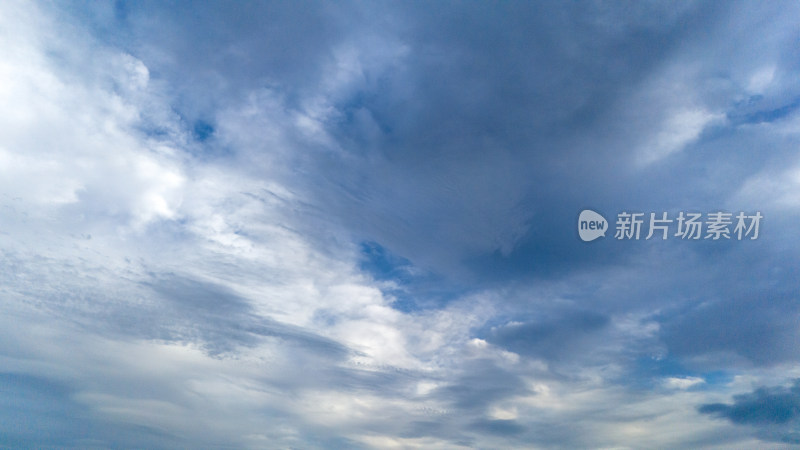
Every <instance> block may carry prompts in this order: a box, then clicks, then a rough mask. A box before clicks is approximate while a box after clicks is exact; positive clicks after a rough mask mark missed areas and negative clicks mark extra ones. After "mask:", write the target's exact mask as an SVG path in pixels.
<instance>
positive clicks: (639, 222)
mask: <svg viewBox="0 0 800 450" xmlns="http://www.w3.org/2000/svg"><path fill="white" fill-rule="evenodd" d="M763 217H764V216H762V215H761V212H760V211H756V212H755V213H754V214H747V213H745V212H744V211H741V212H739V213H738V214H736V215H734V214H733V213H728V212H723V211H717V212H711V213H707V214H702V213H698V212H684V211H680V212H679V213H678V214H677V216H673V217H669V215H668V214H667V213H666V212H660V213H654V212H651V213H629V212H627V211H623V212H621V213H619V214H617V220H616V222H615V225H616V227H615V232H614V238H615V239H617V240H639V239H644V240H647V239H662V240H667V239H669V238H676V239H682V240H701V239H709V240H713V241H718V240H725V239H728V240H731V239H734V240H739V241H741V240H745V239H750V240H755V239H758V232H759V226H760V224H761V219H762V218H763ZM648 219H649V220H648ZM608 228H609V225H608V221H607V220H606V219H605V217H603V216H602V215H601V214H600V213H597V212H595V211H592V210H591V209H584V210H583V211H581V213H580V215H579V216H578V235H579V236H580V238H581V240H583V241H585V242H589V241H593V240H595V239H597V238H599V237H605V235H606V231H607V230H608ZM644 231H646V232H647V233H646V234H645V233H644Z"/></svg>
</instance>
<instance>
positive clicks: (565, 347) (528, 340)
mask: <svg viewBox="0 0 800 450" xmlns="http://www.w3.org/2000/svg"><path fill="white" fill-rule="evenodd" d="M608 324H609V318H608V317H606V316H603V315H600V314H597V313H594V312H590V311H573V312H567V313H566V314H563V315H561V316H560V317H548V318H545V319H542V320H538V321H531V322H525V323H511V324H508V325H503V326H499V327H496V328H493V329H492V330H491V332H490V333H489V335H488V336H487V340H488V341H489V342H491V343H493V344H496V345H498V346H500V347H502V348H505V349H508V350H510V351H513V352H515V353H518V354H520V355H526V356H533V357H538V358H543V359H546V360H549V361H557V360H561V359H565V358H566V359H568V358H571V357H573V356H574V355H575V354H576V353H581V350H582V349H583V350H585V349H587V348H591V347H592V346H593V345H592V344H594V341H595V340H596V339H598V336H599V335H600V332H601V331H602V330H603V329H604V328H605V327H606V326H608Z"/></svg>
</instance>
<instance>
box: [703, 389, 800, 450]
mask: <svg viewBox="0 0 800 450" xmlns="http://www.w3.org/2000/svg"><path fill="white" fill-rule="evenodd" d="M698 411H699V412H701V413H703V414H710V415H713V416H717V417H721V418H724V419H728V420H730V421H731V422H732V423H735V424H737V425H750V426H752V427H754V428H756V429H757V430H758V434H759V436H761V437H763V438H766V439H769V440H776V441H782V442H786V443H789V444H800V379H798V380H795V381H794V384H793V385H792V386H790V387H761V388H758V389H756V390H755V391H753V392H751V393H749V394H741V395H736V396H734V398H733V403H732V404H727V403H709V404H705V405H702V406H700V407H699V408H698Z"/></svg>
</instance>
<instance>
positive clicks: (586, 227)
mask: <svg viewBox="0 0 800 450" xmlns="http://www.w3.org/2000/svg"><path fill="white" fill-rule="evenodd" d="M606 230H608V221H606V219H605V217H603V216H601V215H600V214H598V213H596V212H594V211H592V210H591V209H584V210H583V211H581V214H580V216H578V235H580V237H581V240H583V241H584V242H589V241H593V240H595V239H597V238H599V237H601V236H603V237H604V236H605V235H606Z"/></svg>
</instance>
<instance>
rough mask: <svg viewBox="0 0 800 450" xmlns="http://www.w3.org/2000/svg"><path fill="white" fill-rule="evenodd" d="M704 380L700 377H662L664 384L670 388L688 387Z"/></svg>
mask: <svg viewBox="0 0 800 450" xmlns="http://www.w3.org/2000/svg"><path fill="white" fill-rule="evenodd" d="M705 382H706V381H705V380H704V379H702V378H700V377H669V378H665V379H664V386H665V387H667V388H670V389H689V388H690V387H693V386H697V385H698V384H703V383H705Z"/></svg>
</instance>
